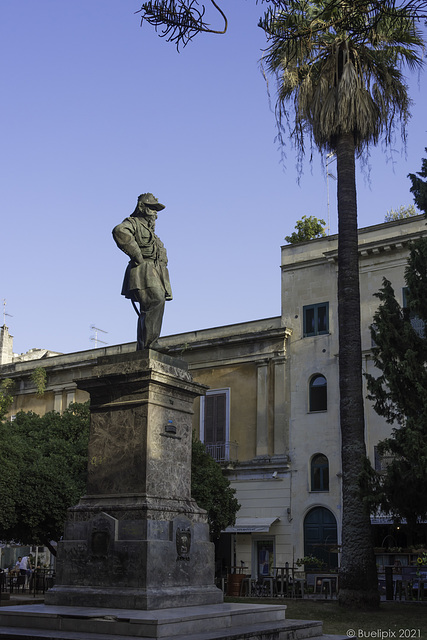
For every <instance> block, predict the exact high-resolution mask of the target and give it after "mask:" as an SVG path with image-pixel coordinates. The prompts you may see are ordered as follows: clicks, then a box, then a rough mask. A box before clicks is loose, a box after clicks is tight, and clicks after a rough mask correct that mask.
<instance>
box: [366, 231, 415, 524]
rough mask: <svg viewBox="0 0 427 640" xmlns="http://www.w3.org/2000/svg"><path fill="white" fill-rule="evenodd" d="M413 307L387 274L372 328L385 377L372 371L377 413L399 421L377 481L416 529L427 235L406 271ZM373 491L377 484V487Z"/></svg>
mask: <svg viewBox="0 0 427 640" xmlns="http://www.w3.org/2000/svg"><path fill="white" fill-rule="evenodd" d="M405 280H406V284H407V287H408V289H407V304H408V307H407V308H402V307H401V306H400V304H399V303H398V301H397V300H396V296H395V293H394V290H393V287H392V285H391V283H390V282H389V281H388V280H387V279H385V278H384V280H383V286H382V288H381V290H380V291H379V292H378V293H377V294H375V295H376V296H377V297H378V298H379V300H380V305H379V308H378V310H377V311H376V313H375V315H374V319H373V325H372V327H371V333H372V338H373V340H374V341H375V344H376V346H375V348H374V349H373V359H374V364H375V366H376V367H377V368H378V369H379V371H380V375H379V376H378V377H375V376H373V375H366V378H367V384H368V390H369V396H368V398H369V399H370V400H372V402H373V404H374V409H375V411H376V412H377V413H378V414H379V415H380V416H383V417H384V418H385V419H386V420H387V422H389V423H390V424H392V425H394V428H393V430H392V435H391V437H389V438H387V439H385V440H383V441H382V442H381V443H380V444H379V446H378V449H379V453H380V454H381V455H383V456H390V460H391V461H390V462H389V464H388V465H387V466H386V469H385V471H384V472H383V473H382V474H381V475H377V476H376V478H374V479H375V481H376V483H375V484H374V488H375V491H374V499H373V501H372V502H373V506H374V507H376V506H378V505H379V506H381V508H382V509H383V510H384V511H385V512H390V513H391V514H393V515H394V516H395V517H396V518H397V519H403V518H404V519H406V521H407V523H408V526H409V529H410V530H412V531H413V530H414V528H415V524H416V522H417V520H418V519H423V520H425V519H427V367H426V365H427V335H426V331H425V323H426V322H427V298H426V295H425V292H426V291H427V239H426V238H421V239H419V240H416V241H415V242H414V243H413V244H412V246H411V250H410V255H409V259H408V265H407V268H406V271H405ZM371 489H372V487H371Z"/></svg>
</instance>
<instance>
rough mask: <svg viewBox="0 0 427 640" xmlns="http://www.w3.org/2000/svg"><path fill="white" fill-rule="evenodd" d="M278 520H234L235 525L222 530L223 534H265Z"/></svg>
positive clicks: (274, 518) (273, 518)
mask: <svg viewBox="0 0 427 640" xmlns="http://www.w3.org/2000/svg"><path fill="white" fill-rule="evenodd" d="M278 520H280V518H277V517H272V518H236V524H235V525H234V526H232V527H227V528H226V529H224V531H223V533H267V532H268V531H270V527H271V525H272V524H274V522H277V521H278Z"/></svg>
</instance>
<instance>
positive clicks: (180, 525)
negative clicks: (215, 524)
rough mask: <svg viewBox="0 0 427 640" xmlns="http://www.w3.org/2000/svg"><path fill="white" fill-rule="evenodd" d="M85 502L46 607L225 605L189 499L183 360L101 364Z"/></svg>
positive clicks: (69, 531)
mask: <svg viewBox="0 0 427 640" xmlns="http://www.w3.org/2000/svg"><path fill="white" fill-rule="evenodd" d="M78 386H79V388H81V389H84V390H85V391H88V392H89V393H90V397H91V431H90V443H89V476H88V484H87V495H86V496H84V497H83V498H82V499H81V500H80V502H79V504H78V505H77V506H75V507H73V508H71V509H70V510H69V518H68V521H67V522H66V525H65V535H64V539H63V540H62V542H60V543H59V545H58V557H57V580H56V585H55V587H54V588H53V589H51V590H49V591H48V592H47V593H46V600H45V602H46V604H48V605H67V606H70V605H71V606H85V607H106V608H115V609H117V608H120V609H142V610H152V609H165V608H168V607H181V606H195V605H206V604H216V603H220V602H222V592H221V591H220V590H219V589H217V588H216V587H215V586H214V548H213V544H212V543H211V542H210V541H209V527H208V524H207V518H206V513H205V511H203V510H202V509H200V508H199V507H198V506H197V505H196V503H195V502H194V500H192V498H191V438H192V413H193V408H192V407H193V400H194V398H195V397H196V396H198V395H201V394H203V393H204V392H205V388H204V387H203V386H202V385H199V384H196V383H194V382H193V381H192V378H191V376H190V374H189V373H188V370H187V365H186V363H184V362H182V361H180V360H177V359H176V358H171V357H169V356H167V355H163V354H160V353H158V352H156V351H150V350H146V351H142V352H141V351H140V352H136V353H131V354H124V355H119V356H110V357H102V358H99V360H98V362H97V365H96V367H95V368H94V371H93V375H92V377H91V378H88V379H86V380H82V381H79V383H78Z"/></svg>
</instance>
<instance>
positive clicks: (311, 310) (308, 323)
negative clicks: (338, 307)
mask: <svg viewBox="0 0 427 640" xmlns="http://www.w3.org/2000/svg"><path fill="white" fill-rule="evenodd" d="M303 323H304V327H303V330H304V337H308V336H318V335H322V334H325V333H329V302H319V303H318V304H310V305H307V306H305V307H303Z"/></svg>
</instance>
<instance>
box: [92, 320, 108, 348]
mask: <svg viewBox="0 0 427 640" xmlns="http://www.w3.org/2000/svg"><path fill="white" fill-rule="evenodd" d="M90 328H91V329H92V331H95V335H94V336H91V337H90V339H91V340H92V341H93V342H94V343H95V349H97V348H98V342H100V343H101V344H108V342H104V340H100V339H99V338H98V331H100V332H101V333H108V331H104V329H99V328H98V327H95V325H94V324H91V325H90Z"/></svg>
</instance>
